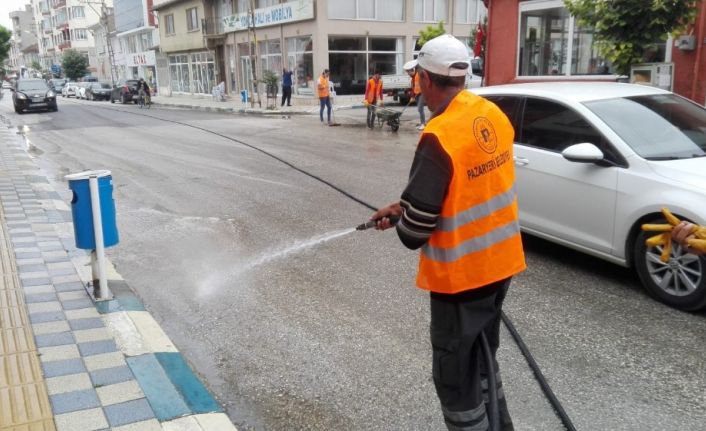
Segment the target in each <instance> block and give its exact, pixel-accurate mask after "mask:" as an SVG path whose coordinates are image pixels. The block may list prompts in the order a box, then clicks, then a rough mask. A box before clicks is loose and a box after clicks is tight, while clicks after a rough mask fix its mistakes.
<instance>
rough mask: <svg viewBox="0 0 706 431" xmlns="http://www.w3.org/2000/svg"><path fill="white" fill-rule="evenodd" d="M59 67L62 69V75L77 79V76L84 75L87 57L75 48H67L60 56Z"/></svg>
mask: <svg viewBox="0 0 706 431" xmlns="http://www.w3.org/2000/svg"><path fill="white" fill-rule="evenodd" d="M61 67H62V69H64V75H65V76H66V77H67V78H69V79H70V80H72V81H77V80H78V79H79V78H83V77H84V76H86V73H87V72H88V59H87V58H86V57H84V56H83V55H82V54H81V53H79V52H77V51H76V50H73V49H67V50H66V51H64V55H63V56H62V57H61Z"/></svg>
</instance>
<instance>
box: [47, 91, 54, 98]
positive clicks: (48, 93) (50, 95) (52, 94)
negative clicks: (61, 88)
mask: <svg viewBox="0 0 706 431" xmlns="http://www.w3.org/2000/svg"><path fill="white" fill-rule="evenodd" d="M47 97H56V93H54V92H53V91H52V90H49V91H47Z"/></svg>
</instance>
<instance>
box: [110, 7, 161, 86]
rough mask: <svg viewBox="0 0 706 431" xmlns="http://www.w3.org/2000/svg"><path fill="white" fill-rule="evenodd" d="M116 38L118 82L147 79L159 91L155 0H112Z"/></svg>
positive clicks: (157, 32)
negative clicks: (153, 0) (153, 9)
mask: <svg viewBox="0 0 706 431" xmlns="http://www.w3.org/2000/svg"><path fill="white" fill-rule="evenodd" d="M113 4H114V10H115V36H116V39H117V46H116V47H114V49H115V50H116V51H117V52H119V53H120V54H119V55H116V57H115V58H116V59H115V64H116V69H117V71H118V78H119V79H134V78H144V79H145V80H147V81H148V82H149V83H150V87H151V88H158V85H159V84H158V79H157V56H158V53H157V50H156V48H157V47H158V46H159V31H158V30H157V21H156V19H155V16H154V14H153V12H152V6H153V5H152V0H113Z"/></svg>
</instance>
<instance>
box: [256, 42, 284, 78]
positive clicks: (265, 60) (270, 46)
mask: <svg viewBox="0 0 706 431" xmlns="http://www.w3.org/2000/svg"><path fill="white" fill-rule="evenodd" d="M259 48H260V65H261V67H262V71H263V72H264V71H265V70H270V71H272V72H274V73H276V74H277V75H279V74H281V73H282V47H281V46H280V41H279V39H275V40H264V41H260V42H259Z"/></svg>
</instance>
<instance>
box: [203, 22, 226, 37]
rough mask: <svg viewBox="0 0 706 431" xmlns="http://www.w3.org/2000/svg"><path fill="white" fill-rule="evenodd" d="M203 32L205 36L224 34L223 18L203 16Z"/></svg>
mask: <svg viewBox="0 0 706 431" xmlns="http://www.w3.org/2000/svg"><path fill="white" fill-rule="evenodd" d="M201 32H202V33H203V35H204V36H221V35H223V33H224V27H223V20H222V19H220V18H203V19H202V20H201Z"/></svg>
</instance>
